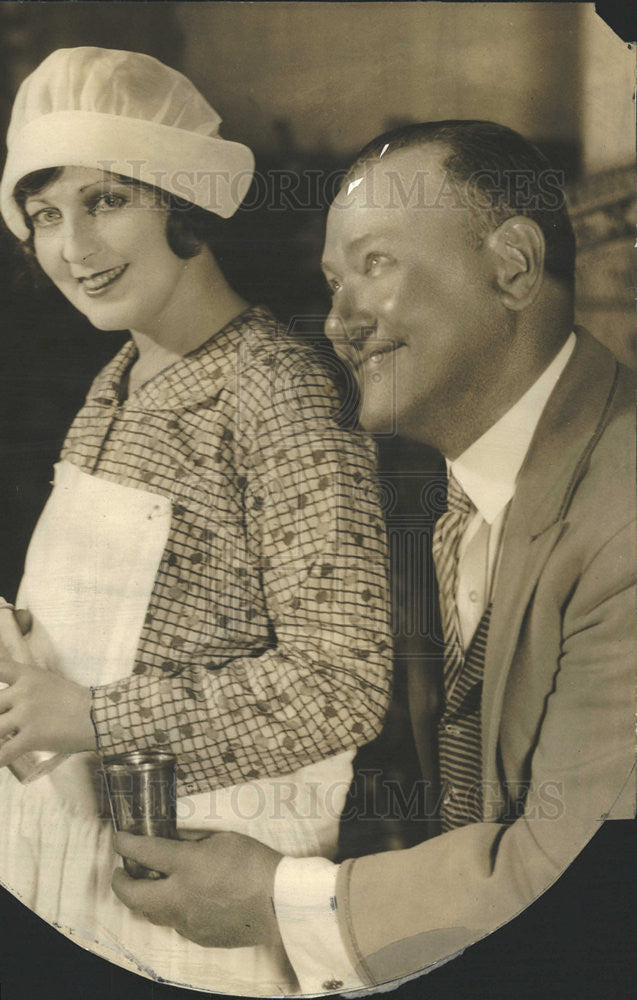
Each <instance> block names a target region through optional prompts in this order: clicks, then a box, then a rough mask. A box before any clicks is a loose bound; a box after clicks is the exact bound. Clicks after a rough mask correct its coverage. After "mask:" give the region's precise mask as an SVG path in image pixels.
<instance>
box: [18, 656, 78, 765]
mask: <svg viewBox="0 0 637 1000" xmlns="http://www.w3.org/2000/svg"><path fill="white" fill-rule="evenodd" d="M0 682H3V683H4V684H7V685H8V687H6V688H3V690H0V741H2V740H3V739H5V738H6V737H7V736H11V739H10V740H7V742H6V743H5V744H4V745H3V746H2V748H1V749H0V767H6V765H7V764H11V763H12V762H13V761H14V760H15V759H16V758H17V757H20V756H21V755H22V754H23V753H25V752H26V751H27V750H55V751H57V752H58V753H77V752H79V751H81V750H95V732H94V730H93V723H92V722H91V691H90V688H87V687H83V686H82V685H81V684H76V683H75V681H70V680H68V678H66V677H61V676H60V675H59V674H55V673H52V672H51V671H49V670H41V669H40V668H39V667H36V666H32V665H30V664H26V663H16V662H15V661H14V660H10V659H7V658H3V659H1V660H0ZM12 734H15V735H12Z"/></svg>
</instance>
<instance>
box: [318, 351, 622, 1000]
mask: <svg viewBox="0 0 637 1000" xmlns="http://www.w3.org/2000/svg"><path fill="white" fill-rule="evenodd" d="M632 386H633V380H632V378H631V373H630V372H628V371H627V370H626V369H623V368H622V367H621V366H620V365H619V364H618V363H617V362H616V361H615V359H614V358H613V356H612V355H611V354H610V353H609V352H608V351H607V350H606V349H605V348H604V347H602V346H601V345H600V344H598V343H597V342H596V341H595V340H593V338H592V337H591V336H590V335H589V334H587V333H586V332H585V331H578V338H577V345H576V348H575V351H574V353H573V355H572V357H571V359H570V361H569V364H568V365H567V368H566V369H565V371H564V373H563V374H562V377H561V378H560V380H559V382H558V384H557V386H556V388H555V390H554V392H553V394H552V396H551V398H550V399H549V402H548V404H547V406H546V408H545V410H544V412H543V414H542V417H541V420H540V423H539V425H538V428H537V431H536V433H535V436H534V439H533V441H532V444H531V447H530V449H529V452H528V454H527V457H526V459H525V463H524V465H523V468H522V470H521V472H520V476H519V479H518V484H517V488H516V493H515V496H514V498H513V500H512V502H511V507H510V510H509V515H508V518H507V523H506V526H505V531H504V535H503V540H502V556H501V563H500V568H499V572H498V577H497V580H496V585H495V590H494V595H493V610H492V617H491V626H490V630H489V639H488V646H487V653H486V662H485V672H484V687H483V697H482V755H483V781H484V796H483V797H484V814H483V821H482V822H479V823H472V824H469V825H468V826H465V827H461V828H459V829H457V830H454V831H451V832H449V833H445V834H442V835H440V836H437V837H434V838H433V839H431V840H428V841H425V842H424V843H422V844H419V845H417V846H416V847H413V848H411V849H409V850H404V851H395V852H387V853H384V854H377V855H371V856H368V857H364V858H360V859H356V860H353V861H346V862H345V863H344V864H343V865H341V868H340V872H339V878H338V883H337V904H338V912H339V922H340V927H341V932H342V934H343V937H344V940H345V942H346V945H347V947H348V950H349V952H350V957H351V959H352V961H353V962H354V964H355V965H356V967H357V971H358V972H359V975H360V976H361V978H362V979H363V980H364V981H366V982H369V983H370V985H371V984H379V983H383V982H388V981H390V980H392V979H396V978H400V977H402V976H405V975H409V974H413V973H415V972H416V971H417V970H421V969H424V968H426V967H428V966H431V965H433V964H434V963H436V962H439V961H441V960H442V959H444V958H447V957H450V956H451V955H453V954H455V953H458V952H459V951H461V950H462V949H463V948H464V947H465V946H466V945H468V944H470V943H472V942H473V941H476V940H477V939H479V938H480V937H483V936H484V935H485V934H487V933H489V932H490V931H492V930H494V929H495V928H496V927H498V926H499V925H500V924H502V923H504V922H505V921H507V920H509V919H511V918H512V917H513V916H515V915H516V914H517V913H519V912H520V910H522V909H523V908H524V907H526V906H527V905H528V904H529V903H530V902H531V901H532V900H534V899H536V898H537V896H539V895H540V894H541V893H542V892H543V891H544V890H545V889H546V888H548V887H549V886H550V885H551V883H552V882H554V881H555V879H556V878H557V877H558V876H559V875H560V873H561V872H562V871H563V870H564V869H565V868H566V867H567V866H568V865H569V863H570V862H571V861H572V860H573V858H574V857H575V856H576V855H577V854H578V853H579V851H580V850H581V849H582V848H583V847H584V846H585V844H586V843H587V841H588V840H589V839H590V838H591V837H592V835H593V834H594V833H595V832H596V830H597V829H598V827H599V825H600V823H601V822H602V820H603V819H604V818H605V817H606V816H607V815H609V814H610V815H612V816H613V817H616V818H631V817H632V816H633V815H634V809H635V787H634V767H633V765H634V691H635V637H634V610H635V598H634V591H633V581H634V566H635V527H634V525H635V501H634V417H633V404H634V390H633V388H632ZM425 693H426V692H425ZM631 772H632V773H631Z"/></svg>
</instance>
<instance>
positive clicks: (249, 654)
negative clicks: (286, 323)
mask: <svg viewBox="0 0 637 1000" xmlns="http://www.w3.org/2000/svg"><path fill="white" fill-rule="evenodd" d="M136 356H137V355H136V348H135V346H134V344H133V343H132V341H131V342H129V343H127V344H126V345H125V346H124V347H123V349H122V350H121V351H120V352H119V354H118V355H117V356H116V357H115V358H114V359H113V361H112V362H110V364H109V365H107V367H106V368H105V369H104V370H103V371H102V372H101V373H100V375H99V376H98V377H97V379H96V380H95V382H94V383H93V386H92V387H91V390H90V392H89V394H88V397H87V400H86V403H85V405H84V407H83V408H82V410H81V411H80V412H79V414H78V416H77V417H76V419H75V421H74V423H73V425H72V427H71V429H70V431H69V434H68V437H67V439H66V442H65V444H64V448H63V451H62V458H64V459H66V460H68V461H70V462H72V463H74V464H75V465H77V466H79V467H80V468H81V469H82V470H84V471H85V472H88V473H90V474H93V475H96V476H100V477H103V478H104V479H107V480H111V481H113V482H117V483H120V484H122V485H124V486H132V487H138V488H142V489H144V490H146V491H150V492H156V493H158V494H161V495H162V496H164V497H168V498H169V499H170V501H171V505H172V517H171V525H170V531H169V536H168V542H167V545H166V549H165V551H164V553H163V556H162V559H161V563H160V567H159V570H158V573H157V577H156V579H155V585H154V589H153V592H152V596H151V600H150V604H149V606H148V611H147V615H146V622H145V625H144V627H143V630H142V633H141V636H140V639H139V644H138V647H137V652H136V659H135V666H134V670H133V673H132V675H131V676H130V677H128V678H126V679H124V680H121V681H118V682H115V683H112V684H108V685H105V686H102V687H96V688H95V689H94V691H93V709H92V711H93V720H94V724H95V728H96V732H97V737H98V742H99V746H100V750H101V751H102V752H105V753H120V752H124V751H126V750H130V749H131V748H140V749H144V748H150V747H160V748H163V749H168V750H171V751H173V752H174V753H175V754H177V755H178V758H179V772H178V773H179V777H180V781H181V790H182V792H197V791H203V790H205V789H207V788H215V787H218V786H224V785H230V784H234V783H236V782H239V781H244V780H248V779H251V778H259V777H265V776H268V775H275V774H283V773H286V772H290V771H293V770H296V769H297V768H300V767H303V766H305V765H307V764H309V763H311V762H314V761H317V760H320V759H322V758H324V757H326V756H329V755H331V754H335V753H338V752H340V751H342V750H345V749H348V748H354V747H356V746H358V745H360V744H362V743H365V742H366V741H368V740H370V739H371V738H372V737H374V736H375V735H376V734H377V733H378V731H379V729H380V727H381V724H382V720H383V717H384V714H385V711H386V709H387V705H388V701H389V696H390V687H391V653H392V650H391V638H390V626H389V597H388V588H387V565H386V540H385V528H384V523H383V520H382V516H381V513H380V508H379V498H378V490H377V485H376V478H375V454H374V448H373V445H372V443H371V442H370V440H369V439H368V438H367V437H366V436H365V435H363V434H358V433H352V432H351V431H346V430H343V429H342V428H340V427H339V426H338V423H337V421H336V419H335V416H336V414H337V411H338V407H339V401H338V397H337V394H336V391H335V389H334V387H333V384H332V382H331V380H330V378H329V377H328V375H327V374H326V372H325V371H324V370H323V368H322V367H321V365H320V364H319V363H318V361H317V359H316V357H315V355H314V354H313V353H312V352H311V351H310V350H308V349H306V348H305V347H303V346H300V345H298V344H296V343H295V342H294V341H292V340H291V339H290V338H288V337H287V336H286V335H285V333H284V332H283V331H282V330H281V329H280V328H277V325H276V323H275V321H274V319H273V318H272V316H271V315H270V313H269V312H268V311H267V310H266V309H263V308H261V307H257V308H253V309H250V310H248V311H247V312H245V313H243V314H242V315H241V316H240V317H238V318H237V319H235V320H234V321H233V322H232V323H230V324H229V325H228V326H226V327H225V328H224V329H223V330H222V331H221V332H219V333H217V334H215V336H214V337H213V338H212V339H211V340H210V341H208V342H207V343H205V344H203V345H202V346H201V347H200V348H198V349H197V350H196V351H194V352H193V353H191V354H189V355H187V356H186V357H184V358H181V359H180V360H179V361H178V362H176V363H175V364H174V365H172V366H171V367H170V368H168V369H166V370H165V371H164V372H162V373H160V374H159V375H157V376H156V377H154V378H153V379H151V380H150V381H149V382H147V383H146V384H145V385H143V386H142V387H141V388H140V389H138V390H137V391H136V392H134V393H132V394H131V395H130V397H129V398H127V399H126V400H125V401H123V402H121V401H120V400H121V397H122V395H123V393H122V389H121V387H122V382H123V379H124V378H125V376H126V373H127V371H128V369H129V368H130V366H131V365H132V363H133V362H134V360H135V358H136Z"/></svg>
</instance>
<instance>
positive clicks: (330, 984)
mask: <svg viewBox="0 0 637 1000" xmlns="http://www.w3.org/2000/svg"><path fill="white" fill-rule="evenodd" d="M323 989H324V990H342V989H343V980H342V979H326V980H325V982H324V983H323Z"/></svg>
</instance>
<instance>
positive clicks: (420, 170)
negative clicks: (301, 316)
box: [323, 147, 506, 443]
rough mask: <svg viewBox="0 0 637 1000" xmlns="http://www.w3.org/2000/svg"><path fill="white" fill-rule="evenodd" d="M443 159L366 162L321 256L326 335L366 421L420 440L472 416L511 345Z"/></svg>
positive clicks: (400, 155)
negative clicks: (327, 306)
mask: <svg viewBox="0 0 637 1000" xmlns="http://www.w3.org/2000/svg"><path fill="white" fill-rule="evenodd" d="M440 159H441V152H440V150H438V149H436V148H434V147H430V148H427V147H424V148H419V149H404V150H399V151H397V152H395V153H392V154H391V155H389V156H387V157H386V159H380V160H379V161H377V162H376V163H375V164H373V165H371V166H370V165H369V164H366V165H365V167H364V168H363V171H362V172H361V173H360V174H359V175H357V176H356V177H355V178H354V179H353V181H352V182H350V184H349V185H347V184H346V185H345V187H344V189H343V191H342V192H341V193H340V194H339V195H338V197H337V198H336V200H335V202H334V204H333V205H332V208H331V209H330V213H329V217H328V222H327V232H326V241H325V250H324V255H323V269H324V272H325V276H326V279H327V282H328V285H329V287H330V289H331V292H332V308H331V312H330V314H329V317H328V320H327V324H326V333H327V336H328V337H329V339H330V340H331V341H332V342H333V344H334V347H335V349H336V351H337V353H338V354H339V356H341V357H342V358H344V359H345V360H347V361H348V362H349V363H351V364H352V365H353V367H354V369H355V371H356V374H357V378H358V381H359V385H360V391H361V411H360V420H361V423H362V425H363V426H364V427H365V428H366V429H368V430H370V431H374V432H385V433H387V432H392V431H397V432H398V433H400V434H402V435H403V436H405V437H410V438H413V439H415V440H420V441H425V442H430V441H431V440H432V434H431V429H432V427H436V426H438V425H439V424H440V422H441V421H442V422H444V420H445V419H449V420H457V419H458V415H459V414H460V415H461V419H463V420H465V421H466V420H468V421H470V420H471V413H470V409H471V399H472V398H474V397H475V394H476V393H477V392H480V388H481V384H482V385H483V386H485V387H486V385H487V384H488V383H489V382H490V380H491V379H492V378H493V374H492V373H493V370H494V366H497V364H498V360H499V352H500V351H501V350H503V349H504V345H502V341H503V340H506V337H503V334H502V328H503V322H505V318H504V314H505V312H506V310H504V309H503V307H502V306H501V304H500V300H499V296H498V294H497V288H496V284H495V272H494V264H493V258H492V255H491V254H490V253H489V251H488V250H487V249H486V248H485V247H482V248H480V249H476V247H475V244H474V243H473V242H472V239H471V233H470V216H469V213H468V210H467V209H466V208H463V207H462V206H461V205H460V204H459V199H458V198H457V196H454V195H453V193H452V191H451V188H450V186H449V185H448V183H446V182H445V178H444V173H443V171H442V168H441V166H440ZM359 178H360V179H359ZM357 182H358V183H357ZM410 192H411V195H409V193H410ZM501 345H502V346H501ZM485 380H486V382H485ZM433 437H434V438H435V437H436V435H435V434H434V435H433ZM433 443H436V441H435V440H434V441H433Z"/></svg>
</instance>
